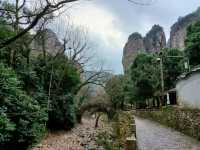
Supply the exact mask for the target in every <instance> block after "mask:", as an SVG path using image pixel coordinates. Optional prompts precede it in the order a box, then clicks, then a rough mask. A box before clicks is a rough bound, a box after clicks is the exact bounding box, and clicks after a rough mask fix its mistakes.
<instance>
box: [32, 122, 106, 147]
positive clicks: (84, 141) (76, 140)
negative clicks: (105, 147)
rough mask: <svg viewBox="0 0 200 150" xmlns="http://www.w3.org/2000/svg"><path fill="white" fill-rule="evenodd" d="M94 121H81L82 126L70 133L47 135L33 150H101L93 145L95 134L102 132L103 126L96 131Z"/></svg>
mask: <svg viewBox="0 0 200 150" xmlns="http://www.w3.org/2000/svg"><path fill="white" fill-rule="evenodd" d="M94 124H95V120H92V119H83V124H81V125H78V126H77V127H76V128H74V129H73V130H72V131H70V132H66V131H59V132H56V133H48V135H47V136H46V137H45V139H44V140H43V141H42V142H41V143H40V144H38V145H37V146H36V147H35V148H33V150H97V149H98V150H101V149H102V148H101V147H98V146H97V145H96V144H95V140H96V136H97V133H98V132H99V131H101V130H103V125H101V124H100V127H99V128H98V129H97V130H96V129H95V128H94Z"/></svg>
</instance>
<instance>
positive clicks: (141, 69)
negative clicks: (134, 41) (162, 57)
mask: <svg viewBox="0 0 200 150" xmlns="http://www.w3.org/2000/svg"><path fill="white" fill-rule="evenodd" d="M158 68H159V67H158V62H157V61H156V58H155V57H153V56H152V55H149V54H139V55H138V56H137V57H136V59H135V61H134V63H133V65H132V67H131V79H132V84H133V85H134V89H133V92H134V97H135V100H138V101H145V100H147V99H149V98H152V97H153V96H154V94H155V92H157V91H158V89H159V87H160V80H159V77H160V75H159V69H158Z"/></svg>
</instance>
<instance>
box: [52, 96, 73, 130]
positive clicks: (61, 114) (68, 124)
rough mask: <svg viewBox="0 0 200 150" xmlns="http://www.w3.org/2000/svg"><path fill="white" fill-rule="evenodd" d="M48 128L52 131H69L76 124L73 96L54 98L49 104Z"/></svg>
mask: <svg viewBox="0 0 200 150" xmlns="http://www.w3.org/2000/svg"><path fill="white" fill-rule="evenodd" d="M51 108H52V109H51V110H50V112H49V126H50V127H51V128H53V129H59V128H61V129H66V130H68V129H70V128H72V127H73V126H74V124H75V122H76V117H75V116H76V115H75V106H74V96H72V95H71V94H68V95H64V96H55V97H54V100H53V101H52V102H51Z"/></svg>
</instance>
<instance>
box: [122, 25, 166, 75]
mask: <svg viewBox="0 0 200 150" xmlns="http://www.w3.org/2000/svg"><path fill="white" fill-rule="evenodd" d="M164 47H166V38H165V33H164V31H163V28H162V27H161V26H160V25H154V26H153V27H152V29H151V30H150V31H149V32H148V33H147V34H146V36H145V37H142V35H141V34H140V33H138V32H135V33H133V34H131V35H130V36H129V38H128V42H127V43H126V45H125V47H124V51H123V60H122V63H123V66H124V71H125V72H127V70H128V68H129V67H130V66H131V64H132V62H133V61H134V58H135V56H136V55H137V53H139V52H141V51H144V52H145V51H146V52H159V51H160V50H161V49H162V48H164Z"/></svg>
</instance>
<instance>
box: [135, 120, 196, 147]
mask: <svg viewBox="0 0 200 150" xmlns="http://www.w3.org/2000/svg"><path fill="white" fill-rule="evenodd" d="M136 128H137V131H136V133H137V141H138V147H139V150H200V142H199V141H196V140H195V139H193V138H190V137H188V136H186V135H184V134H182V133H180V132H177V131H174V130H173V129H171V128H167V127H165V126H162V125H160V124H158V123H156V122H152V121H149V120H147V119H141V118H136Z"/></svg>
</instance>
